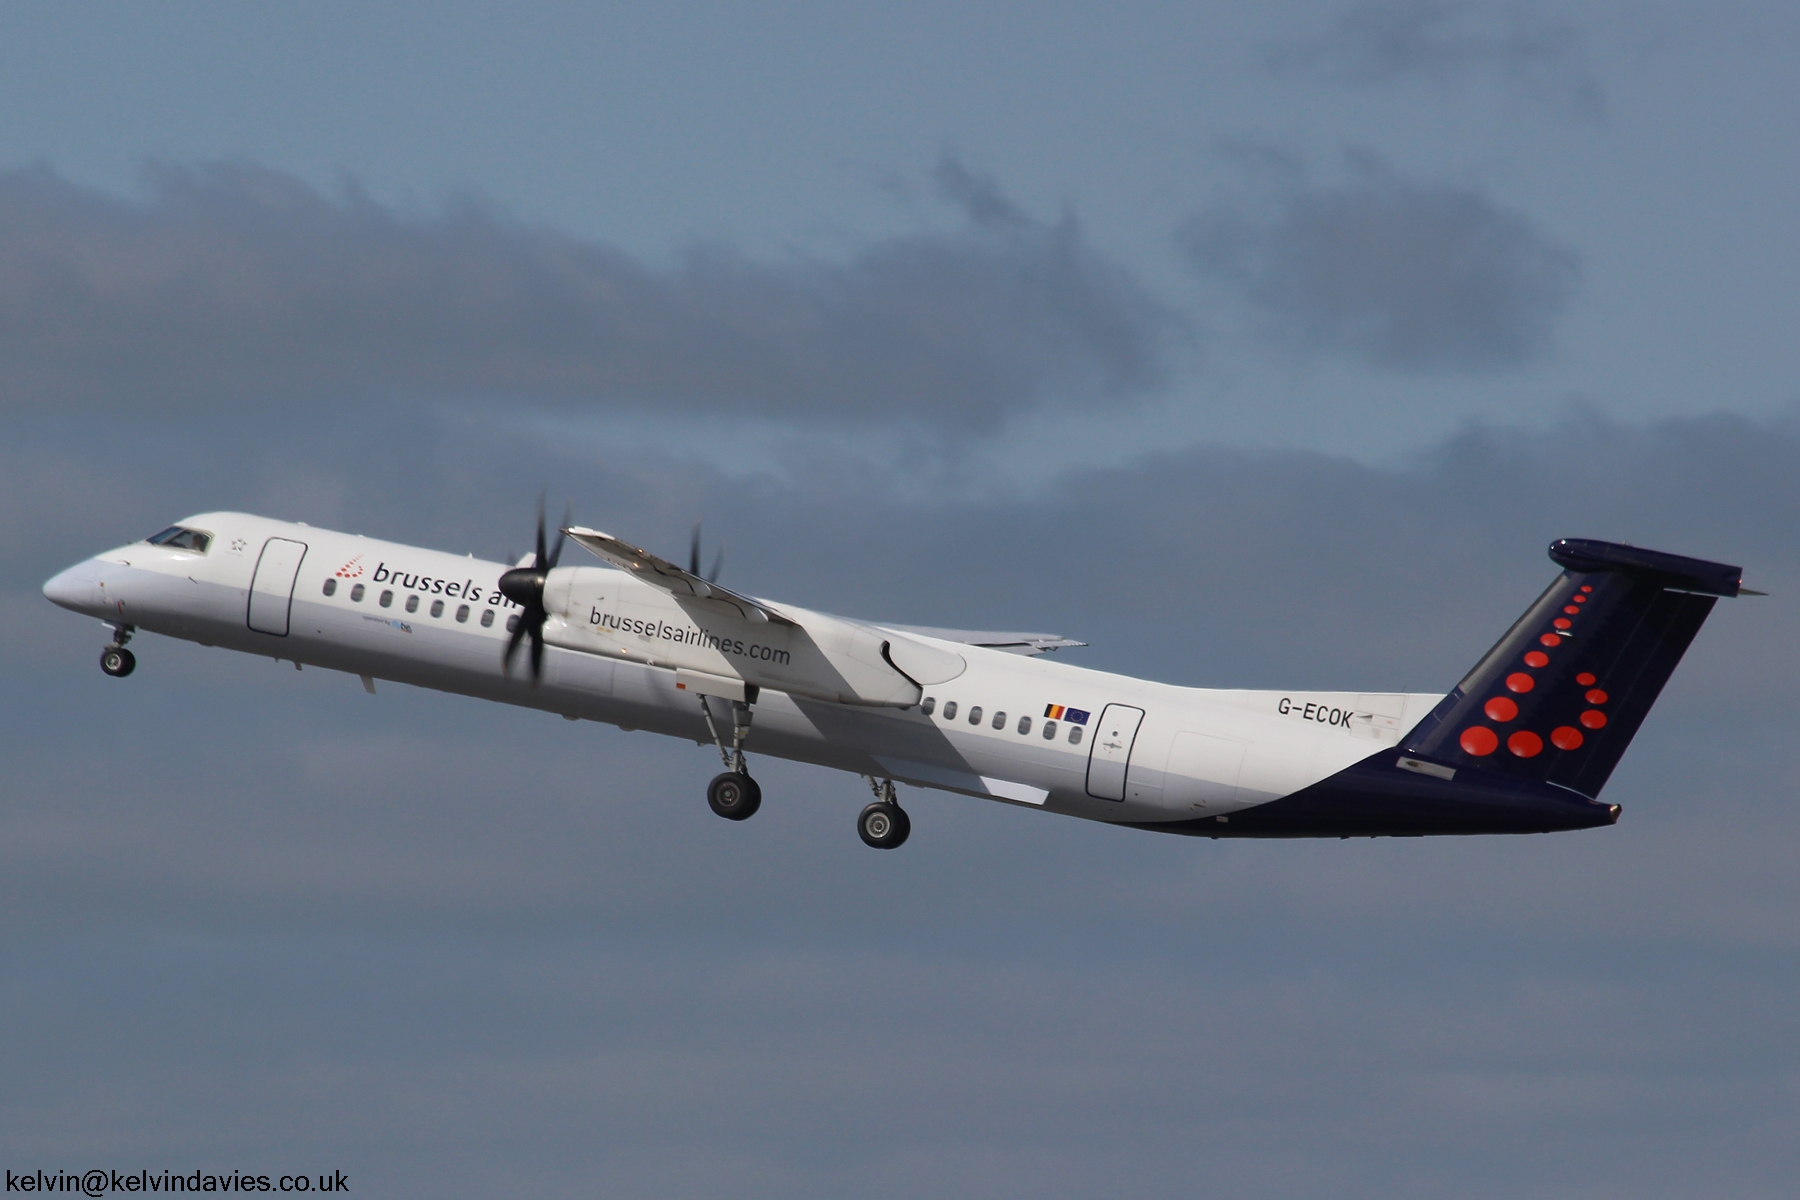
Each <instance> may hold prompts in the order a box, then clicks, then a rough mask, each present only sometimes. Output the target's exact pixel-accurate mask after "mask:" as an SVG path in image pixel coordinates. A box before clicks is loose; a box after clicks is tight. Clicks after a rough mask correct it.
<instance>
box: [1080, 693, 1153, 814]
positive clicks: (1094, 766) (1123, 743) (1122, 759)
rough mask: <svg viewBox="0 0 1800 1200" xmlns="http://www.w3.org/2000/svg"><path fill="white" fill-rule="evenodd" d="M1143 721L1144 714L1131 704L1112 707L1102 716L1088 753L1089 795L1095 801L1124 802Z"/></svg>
mask: <svg viewBox="0 0 1800 1200" xmlns="http://www.w3.org/2000/svg"><path fill="white" fill-rule="evenodd" d="M1143 719H1144V710H1143V709H1141V708H1133V707H1132V706H1131V705H1129V704H1109V705H1107V706H1106V708H1105V710H1104V711H1103V712H1101V714H1100V723H1099V725H1097V726H1096V727H1095V729H1094V740H1093V742H1092V743H1091V744H1090V745H1091V748H1090V749H1089V750H1088V773H1087V791H1088V795H1090V796H1092V797H1094V798H1095V799H1096V800H1123V799H1125V770H1126V768H1127V767H1128V766H1129V765H1130V763H1131V747H1132V744H1133V743H1134V742H1136V741H1137V732H1138V725H1139V723H1141V722H1142V721H1143Z"/></svg>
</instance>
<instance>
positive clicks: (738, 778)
mask: <svg viewBox="0 0 1800 1200" xmlns="http://www.w3.org/2000/svg"><path fill="white" fill-rule="evenodd" d="M745 692H746V695H747V697H748V698H747V699H745V700H733V701H731V747H730V748H729V749H727V748H726V746H725V739H724V738H722V737H720V736H719V727H718V725H717V724H716V723H715V722H714V721H713V714H712V704H711V703H710V701H709V699H708V697H706V696H702V697H700V711H701V712H703V713H705V714H706V728H707V732H709V733H711V734H712V738H713V745H715V746H717V747H718V748H719V758H720V759H721V760H722V761H723V762H724V764H725V773H724V774H722V775H717V776H715V777H714V778H713V781H712V782H711V783H709V784H707V785H706V803H707V804H708V805H709V806H710V807H711V808H712V810H713V811H714V812H716V813H718V814H719V815H720V816H721V817H724V818H725V819H726V820H727V821H746V820H749V819H750V818H751V817H753V816H755V815H756V810H757V809H759V808H761V807H762V788H760V787H758V786H757V785H756V780H754V779H752V778H750V767H749V764H747V763H746V762H745V761H744V741H745V739H746V738H748V737H749V736H750V705H751V704H752V703H754V702H755V700H756V690H755V689H754V688H746V689H745Z"/></svg>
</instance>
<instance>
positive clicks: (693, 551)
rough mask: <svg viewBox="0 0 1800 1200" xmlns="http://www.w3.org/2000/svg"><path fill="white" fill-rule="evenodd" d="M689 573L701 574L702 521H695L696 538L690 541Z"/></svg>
mask: <svg viewBox="0 0 1800 1200" xmlns="http://www.w3.org/2000/svg"><path fill="white" fill-rule="evenodd" d="M688 574H689V575H698V574H700V522H698V521H695V522H694V539H693V541H691V542H690V543H688Z"/></svg>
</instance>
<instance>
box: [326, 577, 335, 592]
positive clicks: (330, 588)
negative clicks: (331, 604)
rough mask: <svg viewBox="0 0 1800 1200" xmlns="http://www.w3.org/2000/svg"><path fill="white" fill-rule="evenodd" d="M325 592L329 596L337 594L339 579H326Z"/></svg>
mask: <svg viewBox="0 0 1800 1200" xmlns="http://www.w3.org/2000/svg"><path fill="white" fill-rule="evenodd" d="M325 594H326V595H327V596H335V595H337V580H335V579H327V580H326V581H325Z"/></svg>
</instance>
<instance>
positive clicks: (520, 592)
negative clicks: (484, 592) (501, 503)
mask: <svg viewBox="0 0 1800 1200" xmlns="http://www.w3.org/2000/svg"><path fill="white" fill-rule="evenodd" d="M573 517H574V512H573V510H572V509H571V510H568V511H566V512H565V513H564V515H563V522H562V523H563V525H565V526H566V525H568V524H569V522H570V521H571V520H572V519H573ZM562 548H563V531H562V530H561V529H558V530H557V531H556V545H554V546H552V547H551V548H550V552H549V553H548V554H545V553H544V498H543V497H542V496H539V497H538V509H537V555H536V557H534V558H533V559H532V560H531V565H530V566H529V567H514V568H513V569H512V570H510V571H508V572H506V573H505V574H504V575H502V576H500V592H501V594H502V595H504V596H505V597H506V598H507V599H508V600H511V601H512V602H513V603H514V604H517V605H518V606H519V608H520V610H521V611H520V613H519V623H518V625H517V626H516V627H514V629H513V632H512V637H510V638H508V639H507V641H506V654H505V656H504V657H503V658H502V659H501V660H500V665H501V669H502V670H503V671H505V672H506V675H507V676H508V678H510V677H511V676H512V660H513V655H515V654H517V653H518V651H519V646H520V645H521V644H522V643H523V642H524V641H525V639H526V638H530V639H531V684H532V686H533V687H536V686H537V685H538V684H539V683H540V682H542V680H543V678H544V622H545V621H546V620H548V619H549V617H550V614H549V613H548V612H547V611H545V609H544V583H545V581H546V580H548V579H549V577H550V572H551V571H553V570H555V569H556V560H557V559H559V558H561V557H562Z"/></svg>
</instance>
